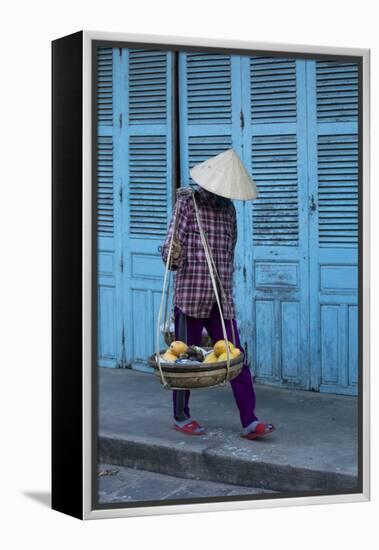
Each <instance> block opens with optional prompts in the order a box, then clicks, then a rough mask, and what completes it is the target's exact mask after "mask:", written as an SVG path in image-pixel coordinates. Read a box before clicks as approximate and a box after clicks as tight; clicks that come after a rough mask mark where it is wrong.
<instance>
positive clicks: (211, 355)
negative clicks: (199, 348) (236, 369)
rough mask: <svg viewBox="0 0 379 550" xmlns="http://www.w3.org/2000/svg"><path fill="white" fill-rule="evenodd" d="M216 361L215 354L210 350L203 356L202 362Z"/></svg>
mask: <svg viewBox="0 0 379 550" xmlns="http://www.w3.org/2000/svg"><path fill="white" fill-rule="evenodd" d="M216 361H217V355H216V354H215V353H214V352H212V353H208V355H206V356H205V359H204V361H203V363H215V362H216Z"/></svg>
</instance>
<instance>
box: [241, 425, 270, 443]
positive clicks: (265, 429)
mask: <svg viewBox="0 0 379 550" xmlns="http://www.w3.org/2000/svg"><path fill="white" fill-rule="evenodd" d="M274 431H275V426H274V425H273V424H265V423H264V422H259V424H257V425H256V426H255V430H254V431H253V432H249V433H248V434H246V435H241V437H242V438H243V439H249V440H250V441H251V440H253V439H257V437H263V436H265V435H268V434H271V433H272V432H274Z"/></svg>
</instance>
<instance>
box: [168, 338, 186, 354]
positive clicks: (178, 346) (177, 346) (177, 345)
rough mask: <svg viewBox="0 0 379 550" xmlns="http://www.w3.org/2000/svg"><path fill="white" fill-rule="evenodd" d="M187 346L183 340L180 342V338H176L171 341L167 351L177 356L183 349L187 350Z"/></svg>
mask: <svg viewBox="0 0 379 550" xmlns="http://www.w3.org/2000/svg"><path fill="white" fill-rule="evenodd" d="M187 347H188V346H187V344H185V343H184V342H181V341H180V340H176V341H175V342H172V344H171V346H170V347H169V349H168V350H167V351H169V352H170V353H173V354H174V355H176V356H177V357H179V355H180V354H181V353H184V352H185V351H187Z"/></svg>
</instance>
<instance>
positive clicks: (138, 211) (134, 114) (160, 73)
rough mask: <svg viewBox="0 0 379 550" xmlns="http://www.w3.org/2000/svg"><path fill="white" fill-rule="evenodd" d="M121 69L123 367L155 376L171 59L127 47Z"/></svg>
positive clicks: (167, 193)
mask: <svg viewBox="0 0 379 550" xmlns="http://www.w3.org/2000/svg"><path fill="white" fill-rule="evenodd" d="M120 63H121V76H122V78H121V80H122V85H121V90H120V94H121V97H120V119H121V121H122V123H121V129H120V142H119V147H120V150H119V157H120V161H119V162H120V167H121V172H120V185H121V187H122V194H123V207H122V209H123V215H124V226H123V235H122V266H123V272H122V275H123V285H124V289H125V290H124V293H123V302H122V308H123V312H124V327H125V330H124V334H125V361H126V365H131V366H132V367H133V368H136V369H138V370H149V371H150V370H151V368H150V367H148V366H147V364H146V358H147V357H148V356H149V355H151V354H152V353H153V351H154V350H155V349H156V348H155V341H156V323H157V318H158V312H159V305H160V299H161V292H162V284H163V267H164V266H163V263H162V259H161V256H160V253H159V247H160V245H161V244H162V240H163V239H164V237H165V234H166V231H167V224H168V220H169V218H170V215H171V210H172V200H173V181H172V177H173V174H172V170H173V150H172V149H173V139H172V116H173V108H172V101H173V88H172V87H173V78H172V71H173V54H172V53H171V52H166V51H164V50H162V51H160V50H156V51H154V50H137V49H127V48H123V49H122V50H121V55H120ZM161 345H162V346H163V341H162V340H161Z"/></svg>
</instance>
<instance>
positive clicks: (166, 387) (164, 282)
mask: <svg viewBox="0 0 379 550" xmlns="http://www.w3.org/2000/svg"><path fill="white" fill-rule="evenodd" d="M178 202H179V200H177V201H176V203H175V209H174V214H173V217H174V221H173V227H172V235H171V239H170V245H169V249H168V254H167V258H166V266H165V272H164V278H163V289H162V297H161V304H160V307H159V313H158V322H157V334H156V346H157V347H156V350H155V351H156V360H157V363H158V368H159V372H160V375H161V380H162V383H163V387H164V388H165V389H170V385H169V384H168V382H167V380H166V377H165V375H164V372H163V369H162V365H161V358H160V354H159V340H160V325H161V318H162V311H163V306H164V301H165V300H164V299H165V295H166V304H165V319H164V322H165V323H166V319H167V303H168V299H169V297H168V289H169V284H170V278H171V271H170V270H169V268H170V267H171V254H172V244H173V242H174V237H175V232H176V225H177V214H178ZM167 275H168V277H167ZM167 279H168V286H167V290H166V284H167V283H166V281H167Z"/></svg>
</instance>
